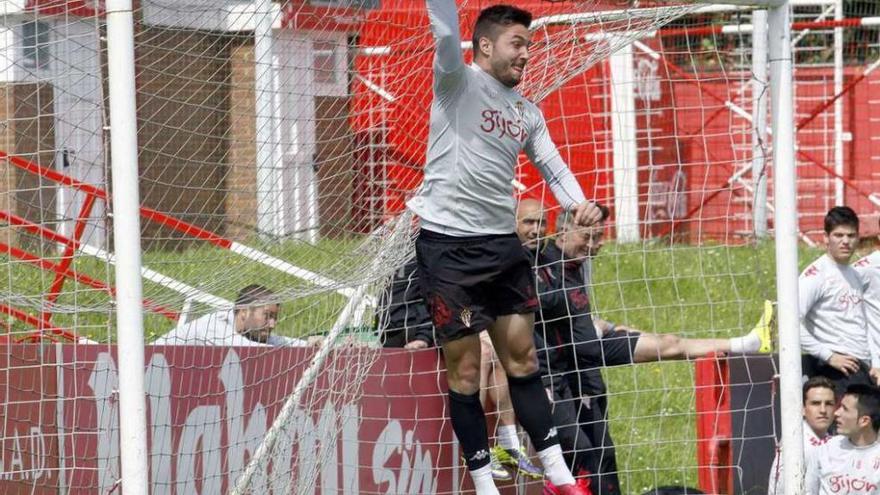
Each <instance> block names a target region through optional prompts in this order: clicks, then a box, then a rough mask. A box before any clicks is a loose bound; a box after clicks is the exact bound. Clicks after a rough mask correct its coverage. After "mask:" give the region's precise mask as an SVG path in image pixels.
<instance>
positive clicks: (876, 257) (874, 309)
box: [853, 251, 880, 368]
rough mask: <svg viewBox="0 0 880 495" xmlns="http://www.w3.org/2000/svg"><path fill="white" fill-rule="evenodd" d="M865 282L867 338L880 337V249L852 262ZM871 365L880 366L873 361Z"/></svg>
mask: <svg viewBox="0 0 880 495" xmlns="http://www.w3.org/2000/svg"><path fill="white" fill-rule="evenodd" d="M853 268H855V270H856V272H857V273H858V274H859V275H861V277H862V281H864V282H865V320H866V321H867V322H868V338H872V339H880V251H874V252H873V253H871V254H869V255H868V256H865V257H864V258H862V259H860V260H859V261H856V262H855V263H854V264H853ZM872 366H873V367H875V368H878V367H880V363H878V362H873V361H872Z"/></svg>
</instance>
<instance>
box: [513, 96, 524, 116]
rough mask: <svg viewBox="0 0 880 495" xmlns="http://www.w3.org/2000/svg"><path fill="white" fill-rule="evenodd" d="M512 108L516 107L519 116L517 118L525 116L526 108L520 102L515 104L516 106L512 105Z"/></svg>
mask: <svg viewBox="0 0 880 495" xmlns="http://www.w3.org/2000/svg"><path fill="white" fill-rule="evenodd" d="M514 107H516V113H517V114H518V115H519V118H523V114H525V111H526V108H525V105H523V102H522V100H520V101H518V102H516V105H514Z"/></svg>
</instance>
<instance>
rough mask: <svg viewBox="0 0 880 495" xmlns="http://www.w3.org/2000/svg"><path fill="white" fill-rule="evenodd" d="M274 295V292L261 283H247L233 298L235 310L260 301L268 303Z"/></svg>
mask: <svg viewBox="0 0 880 495" xmlns="http://www.w3.org/2000/svg"><path fill="white" fill-rule="evenodd" d="M274 296H275V293H274V292H272V290H270V289H268V288H266V287H265V286H263V285H260V284H251V285H248V286H247V287H245V288H243V289H241V290H240V291H238V296H237V297H236V298H235V311H238V310H240V309H242V308H245V307H248V306H253V305H254V304H258V303H261V302H266V303H268V302H270V301H271V300H272V298H273V297H274Z"/></svg>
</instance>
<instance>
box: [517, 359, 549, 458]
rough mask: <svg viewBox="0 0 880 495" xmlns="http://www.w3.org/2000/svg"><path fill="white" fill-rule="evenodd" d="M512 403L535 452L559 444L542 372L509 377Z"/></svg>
mask: <svg viewBox="0 0 880 495" xmlns="http://www.w3.org/2000/svg"><path fill="white" fill-rule="evenodd" d="M507 384H508V388H509V389H510V401H511V402H512V403H513V412H514V413H516V420H517V421H519V424H520V425H522V427H523V429H524V430H526V433H528V434H529V438H530V439H531V440H532V445H534V446H535V450H537V451H539V452H540V451H542V450H544V449H546V448H547V447H549V446H551V445H557V444H559V439H558V438H556V428H555V427H554V425H553V417H552V414H551V409H550V399H548V398H547V393H546V392H545V391H544V384H543V383H542V382H541V374H540V372H537V371H536V372H535V373H532V374H531V375H527V376H510V375H508V376H507Z"/></svg>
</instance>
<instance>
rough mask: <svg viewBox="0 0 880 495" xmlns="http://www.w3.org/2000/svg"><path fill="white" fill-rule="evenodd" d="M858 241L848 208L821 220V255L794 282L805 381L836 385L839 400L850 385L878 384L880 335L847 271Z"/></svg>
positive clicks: (857, 281) (857, 282)
mask: <svg viewBox="0 0 880 495" xmlns="http://www.w3.org/2000/svg"><path fill="white" fill-rule="evenodd" d="M858 240H859V217H858V216H857V215H856V212H854V211H853V210H852V209H851V208H849V207H847V206H835V207H834V208H831V209H830V210H829V211H828V213H827V214H826V215H825V243H826V246H825V254H823V255H822V256H820V257H819V258H818V259H817V260H816V261H814V262H813V263H811V264H810V266H808V267H807V268H806V269H805V270H804V271H803V272H802V273H801V276H800V279H799V280H798V303H799V305H800V308H799V313H800V318H801V347H802V349H803V350H804V352H805V353H807V354H808V355H809V356H807V357H806V358H805V359H806V366H805V372H806V373H807V375H808V376H816V375H822V376H825V377H828V378H829V379H830V380H831V381H832V382H834V383H835V387H836V388H837V393H838V395H839V394H840V393H841V392H842V391H843V390H844V389H845V388H846V386H847V385H849V384H850V383H865V384H872V383H877V381H878V379H880V332H869V331H868V325H867V320H866V318H865V304H864V281H863V280H862V278H861V276H859V274H858V273H857V272H856V270H855V269H853V268H852V267H851V266H850V265H849V262H850V259H851V258H852V255H853V253H854V252H855V248H856V244H857V243H858Z"/></svg>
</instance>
